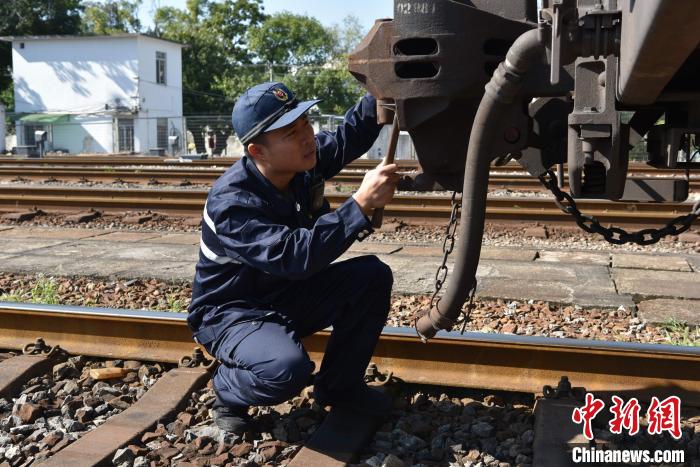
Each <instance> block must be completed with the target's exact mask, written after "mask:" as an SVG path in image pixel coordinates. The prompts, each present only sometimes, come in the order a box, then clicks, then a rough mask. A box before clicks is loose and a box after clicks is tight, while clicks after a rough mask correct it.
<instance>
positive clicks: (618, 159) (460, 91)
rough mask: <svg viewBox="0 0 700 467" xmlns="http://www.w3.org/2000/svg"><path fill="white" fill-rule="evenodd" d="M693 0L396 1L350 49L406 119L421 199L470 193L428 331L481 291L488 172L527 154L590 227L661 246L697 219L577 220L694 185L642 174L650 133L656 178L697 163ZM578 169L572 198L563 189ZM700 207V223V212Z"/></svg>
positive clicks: (699, 65)
mask: <svg viewBox="0 0 700 467" xmlns="http://www.w3.org/2000/svg"><path fill="white" fill-rule="evenodd" d="M696 9H697V2H696V1H695V0H644V1H635V0H539V1H536V0H422V1H405V0H395V3H394V19H393V20H378V21H377V22H376V24H375V26H374V27H373V29H372V30H371V31H370V33H369V34H368V36H367V37H366V38H365V39H364V41H363V42H362V43H361V44H360V45H359V46H358V48H357V49H356V50H355V51H354V52H353V53H352V54H351V56H350V58H349V68H350V71H351V73H352V74H353V75H354V76H355V77H356V78H357V79H358V80H360V82H362V83H363V85H364V86H365V87H366V88H367V89H368V90H369V91H371V92H372V93H373V94H374V95H375V96H376V97H377V98H378V99H379V102H378V106H379V107H380V109H379V110H380V111H379V116H380V120H383V121H385V122H387V123H388V122H389V121H391V118H392V113H393V111H396V112H397V113H398V119H399V125H400V128H401V129H402V130H406V131H408V132H409V133H410V135H411V138H412V139H413V142H414V145H415V147H416V152H417V156H418V159H419V161H420V164H421V166H422V173H421V174H420V175H418V176H416V177H414V180H413V181H412V184H413V188H414V189H418V190H433V189H447V190H455V191H462V193H463V195H462V213H461V234H460V239H459V243H458V245H457V250H458V251H457V258H456V261H455V270H454V272H453V274H452V275H451V277H450V282H449V283H448V284H447V290H446V293H445V295H444V296H443V297H442V300H440V301H438V302H437V303H434V304H433V306H432V307H431V309H430V310H429V312H428V313H427V314H426V315H425V316H424V317H423V318H421V319H419V320H418V322H417V330H418V333H419V335H420V336H421V337H423V338H429V337H432V336H433V335H434V334H435V332H436V331H437V330H439V329H449V328H451V327H452V326H453V324H454V322H455V320H456V319H457V317H458V316H459V314H460V311H461V309H462V305H463V304H464V302H465V301H466V299H467V297H468V295H469V292H470V291H472V290H473V289H474V288H475V285H476V282H475V274H476V267H477V265H478V259H479V253H480V248H481V239H482V236H483V226H484V217H485V200H486V190H487V185H488V176H489V166H490V164H491V163H492V162H493V161H496V163H499V162H504V161H507V160H511V159H516V160H518V161H519V162H520V164H521V165H522V166H523V167H524V168H525V169H526V170H528V172H529V173H530V174H532V175H533V176H535V177H540V178H541V180H542V181H543V183H546V184H547V186H549V187H550V189H552V191H554V193H555V194H556V196H557V199H558V201H559V202H560V204H561V205H562V206H563V209H566V210H567V211H568V212H569V213H572V214H573V215H574V217H575V220H576V222H577V223H578V224H579V225H581V226H582V227H583V228H584V229H586V230H588V231H589V232H593V233H600V234H602V235H604V236H605V237H606V239H608V240H610V241H611V242H614V243H622V242H627V241H635V242H637V243H653V242H655V241H658V239H659V238H661V236H663V235H668V234H675V233H678V232H679V231H682V230H683V229H687V228H688V226H689V225H690V224H691V223H692V222H693V221H694V220H695V219H696V218H697V215H696V214H697V213H698V211H700V208H699V207H698V206H697V205H696V206H695V207H694V208H693V209H692V211H691V214H689V216H685V217H683V218H680V219H679V220H677V221H676V222H675V223H673V224H672V225H671V226H670V227H667V228H666V229H663V230H660V231H654V230H652V229H648V230H644V231H640V232H638V233H636V234H627V233H624V232H623V231H621V230H616V229H612V230H610V229H605V228H603V227H602V226H600V225H599V224H597V223H595V222H594V221H591V219H590V218H587V217H585V216H581V215H579V214H578V211H577V209H576V208H575V201H574V200H575V199H576V198H599V199H610V200H637V201H648V202H663V201H683V200H685V199H687V197H688V182H687V180H679V179H670V178H668V179H663V178H659V177H653V178H649V179H648V180H639V179H635V180H629V179H628V178H627V166H628V160H629V151H630V148H632V147H633V146H635V145H636V144H637V143H639V142H640V141H641V140H642V139H643V138H646V143H647V151H648V153H649V156H648V163H649V164H650V165H651V166H653V167H656V168H658V169H666V168H678V167H684V168H687V169H688V170H690V169H693V168H697V167H698V166H700V162H694V161H693V159H692V157H691V155H692V154H694V153H695V151H694V149H693V148H694V145H695V144H696V139H698V136H699V135H700V49H698V45H699V43H700V15H698V14H697V11H696ZM564 163H566V166H567V167H568V175H569V187H568V188H569V189H568V193H562V192H561V191H559V190H558V187H557V177H556V176H555V175H554V173H553V172H552V168H553V167H555V166H556V167H558V168H559V173H560V177H559V179H561V178H563V177H562V176H561V174H562V173H563V172H562V170H563V166H564ZM693 213H695V215H694V214H693Z"/></svg>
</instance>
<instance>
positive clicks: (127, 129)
mask: <svg viewBox="0 0 700 467" xmlns="http://www.w3.org/2000/svg"><path fill="white" fill-rule="evenodd" d="M117 132H118V134H119V147H118V148H117V150H118V152H134V119H133V118H120V119H119V120H118V122H117Z"/></svg>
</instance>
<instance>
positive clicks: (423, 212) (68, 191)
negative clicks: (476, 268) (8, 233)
mask: <svg viewBox="0 0 700 467" xmlns="http://www.w3.org/2000/svg"><path fill="white" fill-rule="evenodd" d="M206 196H207V192H206V191H205V190H163V189H149V190H143V189H93V188H66V187H57V188H47V187H33V186H3V187H0V209H2V210H4V211H12V210H15V211H16V210H22V209H25V210H26V209H31V208H34V207H36V208H39V209H45V210H51V209H54V210H74V211H75V210H83V209H88V208H94V209H99V210H106V211H123V210H145V209H151V210H158V211H163V212H168V213H172V214H177V215H190V216H194V215H199V214H200V213H201V211H202V208H203V207H204V202H205V200H206ZM348 196H349V195H348V194H344V193H343V194H336V193H329V194H328V195H327V196H326V197H327V199H328V201H329V202H330V203H331V206H332V207H337V206H339V205H340V204H342V203H343V202H345V201H346V200H347V198H348ZM578 204H579V209H581V211H584V212H585V213H587V214H589V215H593V216H596V217H597V218H598V219H599V220H600V221H601V222H615V223H622V224H640V223H664V222H667V221H669V220H671V219H673V218H675V217H677V216H681V215H684V214H687V213H688V212H689V211H690V208H691V206H692V203H669V204H663V205H660V204H653V203H623V202H620V203H613V202H608V201H580V202H579V203H578ZM450 210H451V208H450V200H449V198H448V197H445V196H406V195H397V196H395V197H394V199H393V201H392V202H391V203H390V204H389V205H388V206H387V207H386V209H385V213H386V214H387V215H389V216H399V217H403V218H413V219H445V218H447V217H448V216H449V213H450ZM486 215H487V218H488V219H490V220H521V221H522V220H528V221H530V220H532V221H548V222H559V221H562V222H570V217H569V216H567V215H566V214H564V213H562V212H561V211H560V210H559V209H558V208H557V207H556V206H555V204H554V203H553V201H552V200H551V199H550V198H530V197H492V198H489V199H488V202H487V208H486Z"/></svg>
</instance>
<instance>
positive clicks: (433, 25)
mask: <svg viewBox="0 0 700 467" xmlns="http://www.w3.org/2000/svg"><path fill="white" fill-rule="evenodd" d="M531 3H532V2H528V1H525V0H518V1H514V0H512V1H498V2H485V1H479V2H472V1H469V2H456V1H445V0H429V1H425V2H399V1H396V2H395V7H394V17H395V19H394V20H380V21H378V22H377V23H375V25H374V27H373V28H372V30H371V31H370V32H369V34H368V35H367V37H366V38H365V39H364V40H363V41H362V43H360V45H359V46H358V47H357V49H355V51H353V53H352V54H351V55H350V57H349V64H348V67H349V70H350V72H351V73H352V74H353V75H354V76H355V77H356V78H357V79H358V80H359V81H360V82H362V83H363V85H364V86H365V87H367V89H368V90H369V91H370V92H372V94H373V95H374V96H376V97H377V98H379V99H389V100H394V101H395V102H396V108H397V111H398V113H399V117H400V120H399V124H400V127H401V129H402V130H406V131H408V132H409V133H410V134H411V138H412V140H413V143H414V146H415V148H416V152H417V154H418V159H419V160H420V162H421V165H422V166H423V170H424V171H425V172H426V173H428V174H430V175H432V176H434V177H435V178H436V179H437V180H438V182H439V183H440V184H441V185H442V186H443V187H445V188H447V189H450V190H452V189H457V188H459V187H460V186H461V181H460V180H455V177H454V175H455V174H461V172H462V171H463V168H464V162H465V158H466V148H467V145H468V142H469V130H470V128H471V126H472V122H473V119H474V115H475V113H476V109H477V107H478V105H479V101H480V100H481V96H482V94H483V92H484V91H483V89H484V85H485V84H486V82H488V80H489V78H490V77H491V73H492V72H493V70H494V69H495V68H496V67H497V65H498V63H500V62H501V61H502V60H503V59H504V57H505V54H506V52H507V50H508V47H509V46H510V44H512V43H513V41H515V39H516V38H517V37H518V36H519V35H520V34H522V33H523V32H525V31H527V30H528V29H531V28H532V27H533V24H532V23H529V22H526V21H524V20H525V19H527V18H529V17H530V16H533V14H534V12H533V11H531V10H532V8H531V6H530V7H528V4H531ZM499 15H500V16H499Z"/></svg>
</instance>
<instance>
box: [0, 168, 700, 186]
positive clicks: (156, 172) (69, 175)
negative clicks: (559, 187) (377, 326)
mask: <svg viewBox="0 0 700 467" xmlns="http://www.w3.org/2000/svg"><path fill="white" fill-rule="evenodd" d="M225 169H226V168H225V167H222V168H218V169H208V168H201V169H196V168H190V169H185V168H182V167H174V168H173V167H162V168H134V167H129V168H126V167H121V168H119V169H114V168H111V167H102V168H99V167H45V166H24V167H23V166H0V179H7V180H19V181H24V180H32V181H42V182H47V181H83V182H85V181H89V182H101V183H138V184H147V183H148V184H152V183H154V181H155V182H156V183H159V184H166V185H168V184H170V185H172V184H174V185H178V184H180V185H183V184H188V183H189V184H192V183H196V184H204V185H211V184H212V183H214V182H215V181H216V180H217V179H218V178H219V177H220V176H221V175H222V174H223V173H224V171H225ZM365 173H366V172H365V171H363V170H353V169H349V170H343V171H341V172H340V173H339V174H338V175H336V176H334V177H333V178H331V179H330V180H328V183H330V184H332V185H336V184H340V185H359V184H360V183H362V179H363V178H364V175H365ZM567 178H568V177H565V181H566V179H567ZM634 178H635V177H631V179H634ZM489 187H490V188H492V189H499V188H500V189H516V190H530V191H543V190H545V188H544V187H543V186H542V184H541V183H540V181H539V180H537V179H536V178H533V177H532V176H530V175H529V174H524V173H514V174H505V173H504V174H500V173H499V172H494V175H492V176H491V178H490V179H489ZM689 187H690V190H691V191H695V190H698V189H700V180H697V179H691V180H690V184H689Z"/></svg>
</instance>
